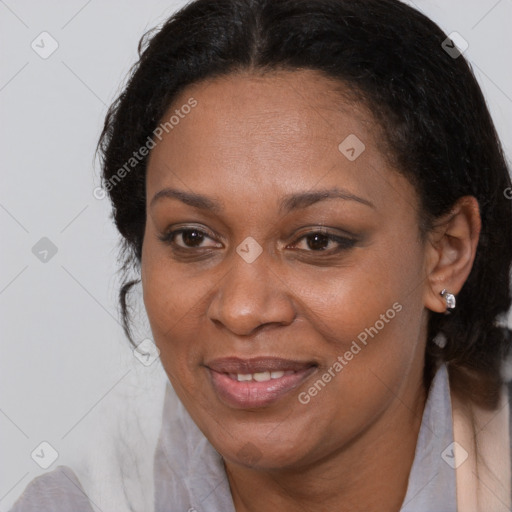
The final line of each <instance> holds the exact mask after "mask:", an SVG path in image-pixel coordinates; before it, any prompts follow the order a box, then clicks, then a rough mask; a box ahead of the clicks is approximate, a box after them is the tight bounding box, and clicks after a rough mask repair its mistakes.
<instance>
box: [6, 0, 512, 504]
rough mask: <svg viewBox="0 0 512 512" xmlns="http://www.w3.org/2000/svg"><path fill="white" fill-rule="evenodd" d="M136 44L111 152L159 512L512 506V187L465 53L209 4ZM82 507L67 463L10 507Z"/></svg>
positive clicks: (288, 2) (375, 28)
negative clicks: (146, 326)
mask: <svg viewBox="0 0 512 512" xmlns="http://www.w3.org/2000/svg"><path fill="white" fill-rule="evenodd" d="M142 48H143V49H141V56H140V61H139V63H138V65H137V66H136V68H135V69H134V72H133V74H132V77H131V79H130V81H129V83H128V85H127V86H126V88H125V90H124V91H123V93H122V94H121V96H120V97H119V99H118V100H117V101H116V102H115V103H114V105H113V106H112V107H111V109H110V111H109V114H108V116H107V119H106V122H105V128H104V131H103V134H102V138H101V141H100V146H99V147H100V152H101V155H102V157H103V178H104V188H105V190H106V191H107V192H108V193H109V196H110V198H111V200H112V203H113V208H114V219H115V223H116V226H117V228H118V229H119V231H120V233H121V235H122V236H123V238H124V244H125V246H124V247H125V252H124V254H125V256H126V260H125V269H127V270H128V269H130V268H131V267H135V268H136V269H139V270H140V282H141V283H142V289H143V294H144V305H145V309H146V311H147V314H148V318H149V321H150V324H151V329H152V333H153V336H154V340H155V343H156V345H157V347H158V348H159V350H160V355H161V360H162V363H163V366H164V369H165V371H166V373H167V375H168V377H169V382H170V384H171V385H172V388H171V387H169V388H168V389H167V395H166V399H165V405H164V415H163V423H162V431H161V436H160V439H159V444H158V447H157V451H156V454H155V489H154V509H155V510H157V511H164V510H172V511H178V510H197V511H202V510H204V511H209V512H212V511H219V512H220V511H222V512H233V511H235V510H236V512H246V511H261V510H270V509H274V510H279V511H288V510H297V509H298V510H315V511H316V510H322V511H331V510H347V511H349V510H350V511H355V510H361V511H373V510H379V511H380V510H386V511H402V512H404V511H415V512H427V511H429V512H432V511H436V512H444V511H454V510H480V511H483V512H484V511H485V512H494V511H502V510H503V511H505V510H510V505H511V497H510V496H511V489H510V488H511V485H510V481H511V476H510V475H511V470H510V466H511V462H510V434H509V425H510V421H509V407H508V399H509V394H508V391H507V388H506V386H505V381H506V376H505V372H504V365H503V363H504V361H505V359H506V357H507V355H508V352H509V348H510V331H509V330H508V329H507V328H505V327H503V326H502V323H503V318H504V315H506V313H507V311H508V310H509V307H510V303H511V298H510V277H509V271H510V264H511V259H512V222H511V221H512V210H511V202H510V200H508V199H507V195H506V190H510V186H511V182H510V177H509V173H508V169H507V166H506V163H505V159H504V157H503V153H502V150H501V146H500V143H499V141H498V138H497V135H496V132H495V129H494V126H493V122H492V120H491V118H490V115H489V112H488V110H487V108H486V105H485V101H484V99H483V96H482V93H481V91H480V88H479V87H478V85H477V82H476V80H475V78H474V77H473V75H472V73H471V71H470V69H469V67H468V65H467V63H466V62H465V60H464V58H463V57H462V56H461V52H460V51H458V50H457V46H456V45H455V42H454V41H452V40H451V39H449V38H447V36H446V34H444V33H443V32H442V31H441V30H440V29H439V28H438V27H437V26H436V25H435V24H433V23H432V22H431V21H430V20H428V19H427V18H425V17H424V16H423V15H421V14H420V13H418V12H417V11H415V10H414V9H412V8H410V7H408V6H406V5H404V4H402V3H401V2H399V1H396V0H365V1H362V0H351V1H348V0H347V1H343V0H272V1H271V0H222V1H219V2H211V1H207V0H196V1H194V2H192V3H190V4H189V5H188V6H187V7H185V8H184V9H182V10H181V11H180V12H178V13H177V14H175V15H174V16H173V17H172V18H171V19H169V20H168V21H167V23H166V24H165V25H164V26H163V28H162V29H161V30H160V31H159V32H158V33H157V34H156V35H154V36H153V37H152V38H151V39H149V40H147V41H146V42H145V44H144V45H142ZM138 282H139V280H138V279H135V280H131V281H127V282H126V284H125V285H124V286H123V288H122V290H121V305H122V309H123V314H124V320H125V328H126V332H127V334H128V336H130V328H129V318H128V306H127V300H126V299H127V294H128V292H129V290H130V288H131V287H132V286H133V285H134V284H136V283H138ZM49 490H51V492H50V491H49ZM86 491H87V490H85V492H86ZM53 492H55V493H56V494H58V495H60V496H59V498H52V497H51V496H53ZM52 500H53V501H52ZM66 500H67V501H66ZM34 503H36V504H35V505H34ZM93 504H95V505H97V506H99V507H101V504H100V503H97V502H96V503H94V501H93V500H92V498H91V499H90V500H89V498H88V497H87V496H86V495H85V493H84V490H83V489H81V487H80V482H79V481H78V480H77V479H76V477H75V476H74V474H73V472H72V471H71V470H70V469H69V468H63V467H61V468H58V470H56V471H53V472H51V473H48V474H47V475H45V476H44V477H41V478H40V479H37V480H35V481H34V482H32V484H30V486H29V487H28V488H27V490H26V491H25V493H24V495H23V496H22V498H21V499H20V500H19V501H18V503H17V504H16V505H15V506H14V508H13V510H14V511H16V512H18V511H27V510H35V508H33V507H34V506H35V507H36V508H37V510H43V509H44V510H69V509H73V510H84V511H85V510H92V508H91V507H92V505H93Z"/></svg>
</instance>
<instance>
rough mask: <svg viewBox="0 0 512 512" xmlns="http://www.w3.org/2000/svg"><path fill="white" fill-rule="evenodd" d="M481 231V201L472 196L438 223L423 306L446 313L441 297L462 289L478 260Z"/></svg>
mask: <svg viewBox="0 0 512 512" xmlns="http://www.w3.org/2000/svg"><path fill="white" fill-rule="evenodd" d="M480 229H481V219H480V208H479V206H478V201H477V200H476V198H475V197H473V196H464V197H461V198H460V199H459V200H458V201H457V202H456V203H455V204H454V206H453V208H452V210H451V211H450V212H449V213H448V214H446V215H444V216H443V217H441V218H440V219H438V220H437V221H436V224H435V227H434V228H433V229H432V230H431V231H430V232H429V234H428V235H427V236H428V240H427V243H426V260H425V261H426V265H427V267H426V272H427V281H426V286H425V293H424V305H425V307H427V308H428V309H430V310H431V311H434V312H437V313H443V312H444V311H446V302H445V299H444V298H443V297H441V291H442V290H443V289H445V288H446V290H447V291H448V292H449V293H453V294H454V295H455V296H456V295H457V294H458V293H459V292H460V290H461V289H462V286H463V285H464V283H465V282H466V279H467V278H468V276H469V273H470V272H471V268H472V266H473V261H474V260H475V255H476V248H477V246H478V240H479V237H480Z"/></svg>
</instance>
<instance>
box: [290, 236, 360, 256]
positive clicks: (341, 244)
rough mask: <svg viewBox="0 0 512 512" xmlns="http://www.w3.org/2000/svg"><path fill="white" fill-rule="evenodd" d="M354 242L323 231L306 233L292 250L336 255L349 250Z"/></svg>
mask: <svg viewBox="0 0 512 512" xmlns="http://www.w3.org/2000/svg"><path fill="white" fill-rule="evenodd" d="M356 242H357V241H356V240H354V239H351V238H347V237H344V236H339V235H335V234H334V233H328V232H324V231H315V232H312V233H308V234H306V235H304V236H302V237H300V238H299V239H298V241H297V242H295V244H294V245H293V248H295V249H300V250H301V251H304V252H310V253H311V252H328V253H336V252H339V251H343V250H346V249H351V248H352V247H354V245H355V244H356Z"/></svg>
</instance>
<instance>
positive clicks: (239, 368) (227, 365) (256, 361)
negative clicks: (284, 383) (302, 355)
mask: <svg viewBox="0 0 512 512" xmlns="http://www.w3.org/2000/svg"><path fill="white" fill-rule="evenodd" d="M205 366H206V367H208V368H210V369H211V370H213V371H215V372H219V373H241V374H249V373H260V372H277V371H295V372H296V371H299V370H305V369H307V368H310V367H312V366H316V365H315V363H314V362H312V361H293V360H290V359H282V358H279V357H254V358H251V359H240V358H239V357H224V358H221V359H214V360H213V361H210V362H208V363H206V364H205Z"/></svg>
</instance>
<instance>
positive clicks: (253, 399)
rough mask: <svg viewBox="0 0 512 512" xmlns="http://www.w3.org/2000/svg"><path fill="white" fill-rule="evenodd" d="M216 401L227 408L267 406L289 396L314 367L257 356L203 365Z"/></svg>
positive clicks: (221, 360)
mask: <svg viewBox="0 0 512 512" xmlns="http://www.w3.org/2000/svg"><path fill="white" fill-rule="evenodd" d="M205 367H206V368H207V370H208V372H209V374H210V380H211V383H212V387H213V389H214V391H215V393H216V394H217V396H218V398H219V399H220V400H221V401H222V402H223V403H224V404H226V405H228V406H229V407H233V408H236V409H254V408H261V407H267V406H269V405H271V404H273V403H275V402H276V401H277V400H279V399H281V398H283V397H284V396H286V395H287V394H289V393H290V392H291V391H292V390H294V389H295V388H297V387H298V386H300V385H301V384H302V383H303V382H304V381H305V380H306V379H308V378H309V377H310V376H311V375H312V374H313V373H314V372H315V371H316V368H317V364H316V363H314V362H301V361H291V360H286V359H280V358H269V357H260V358H254V359H239V358H236V357H230V358H224V359H216V360H214V361H211V362H209V363H207V364H205Z"/></svg>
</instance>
